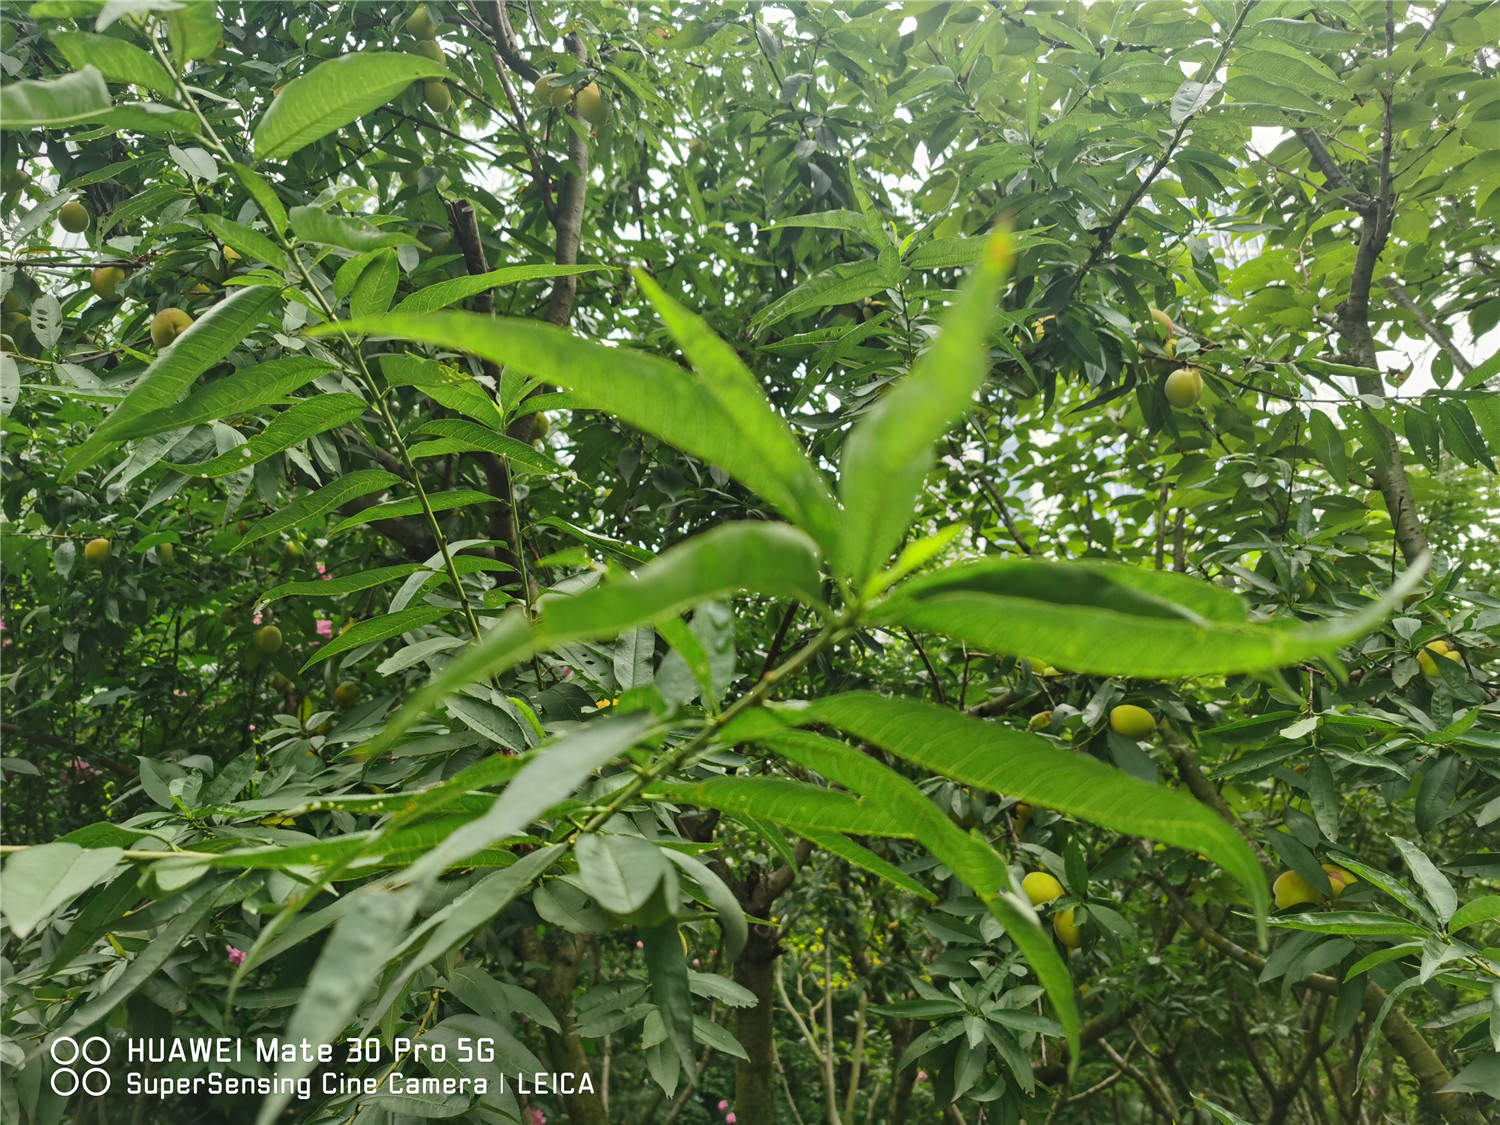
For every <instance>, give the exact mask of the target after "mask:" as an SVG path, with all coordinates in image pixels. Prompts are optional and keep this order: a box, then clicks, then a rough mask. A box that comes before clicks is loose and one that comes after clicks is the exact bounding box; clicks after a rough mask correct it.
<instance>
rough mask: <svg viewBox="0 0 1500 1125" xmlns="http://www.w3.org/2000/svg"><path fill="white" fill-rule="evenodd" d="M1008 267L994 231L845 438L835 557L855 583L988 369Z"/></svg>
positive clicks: (869, 568) (898, 528)
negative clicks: (901, 370) (947, 303)
mask: <svg viewBox="0 0 1500 1125" xmlns="http://www.w3.org/2000/svg"><path fill="white" fill-rule="evenodd" d="M1009 269H1010V243H1009V236H1008V235H1006V234H997V235H993V236H992V238H991V242H990V245H989V248H988V250H987V251H986V254H985V256H984V258H982V259H981V261H980V263H979V265H978V266H976V267H975V271H974V274H973V275H972V277H971V278H970V279H969V282H968V283H967V284H966V285H965V286H964V287H963V289H962V290H961V291H960V292H959V294H958V296H957V298H956V299H955V300H954V303H953V305H952V307H951V308H950V309H949V310H948V312H947V314H946V315H945V316H944V317H943V327H942V330H941V332H940V333H939V334H938V337H937V340H936V341H935V342H934V343H933V344H932V345H931V346H930V347H929V348H928V349H927V351H925V352H924V353H923V354H922V355H921V356H920V357H919V358H918V359H917V362H916V363H915V364H914V365H913V367H912V371H911V374H910V375H908V376H907V377H906V378H905V379H902V380H901V381H900V382H898V383H896V384H894V385H893V386H892V387H891V389H890V391H888V392H887V393H886V394H885V395H883V396H882V397H881V399H880V401H879V402H878V403H877V404H876V405H875V406H874V407H873V408H872V409H871V410H870V411H869V412H868V413H867V414H866V415H865V416H864V417H863V418H861V419H860V421H859V423H858V424H857V425H856V426H855V427H854V429H853V430H852V431H851V432H850V434H849V437H848V439H847V440H846V441H845V442H844V455H843V460H842V461H841V463H840V477H839V496H840V499H841V500H842V501H843V505H844V519H843V523H842V527H841V534H840V538H839V551H838V557H837V559H836V562H837V566H838V570H839V571H840V572H841V573H842V574H845V575H847V576H849V577H850V578H852V579H853V580H854V582H855V583H856V585H863V584H864V583H865V582H866V581H867V580H868V579H869V577H870V576H871V575H872V574H874V573H875V571H876V570H877V569H879V568H880V567H882V566H884V565H885V563H886V562H887V561H888V558H889V556H890V554H891V552H892V551H893V550H895V549H896V546H897V544H898V543H899V542H900V540H901V534H902V532H903V531H905V530H906V525H907V524H908V523H909V522H910V521H911V518H912V512H913V509H914V507H915V502H916V500H917V497H918V495H919V493H920V492H921V490H922V486H923V482H924V481H925V480H926V478H927V473H928V470H929V469H931V468H932V465H933V452H932V446H933V443H934V442H936V441H937V440H938V438H940V437H942V436H943V434H944V433H946V432H947V430H948V427H949V426H951V425H952V424H953V422H954V420H955V419H957V418H958V417H959V416H960V415H961V414H963V412H964V411H965V410H966V409H968V407H969V405H970V404H971V403H972V401H973V398H974V393H975V392H976V391H978V390H979V388H980V387H981V386H982V385H983V384H984V380H985V378H986V376H987V375H988V374H989V354H988V347H987V345H988V340H989V329H990V324H991V322H992V319H993V312H994V309H995V306H996V304H997V302H998V299H999V293H1000V286H1001V284H1002V283H1003V282H1004V280H1005V277H1006V274H1007V273H1008V272H1009Z"/></svg>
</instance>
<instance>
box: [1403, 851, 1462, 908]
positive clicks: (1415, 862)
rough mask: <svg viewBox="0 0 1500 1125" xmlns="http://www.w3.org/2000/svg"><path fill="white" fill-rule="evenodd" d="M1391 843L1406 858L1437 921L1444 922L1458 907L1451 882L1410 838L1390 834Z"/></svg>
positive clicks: (1407, 864)
mask: <svg viewBox="0 0 1500 1125" xmlns="http://www.w3.org/2000/svg"><path fill="white" fill-rule="evenodd" d="M1391 843H1393V844H1395V845H1396V850H1397V851H1399V852H1400V853H1401V858H1402V859H1404V860H1406V866H1407V867H1409V868H1411V873H1412V875H1414V876H1415V877H1416V880H1417V886H1419V887H1421V888H1422V894H1423V895H1424V896H1426V898H1427V901H1428V902H1430V903H1431V904H1432V909H1433V910H1434V911H1435V912H1436V914H1437V917H1438V921H1439V922H1445V923H1446V922H1447V921H1448V919H1450V918H1452V917H1453V913H1454V911H1456V910H1457V909H1458V895H1457V893H1456V892H1455V891H1454V890H1453V884H1452V883H1450V882H1448V877H1447V876H1446V875H1444V874H1443V873H1442V872H1441V871H1440V870H1438V866H1437V864H1435V863H1433V862H1432V860H1430V859H1428V858H1427V853H1425V852H1424V851H1422V849H1421V848H1419V847H1417V845H1415V844H1413V843H1412V842H1411V841H1410V840H1403V839H1402V838H1401V837H1400V836H1392V837H1391Z"/></svg>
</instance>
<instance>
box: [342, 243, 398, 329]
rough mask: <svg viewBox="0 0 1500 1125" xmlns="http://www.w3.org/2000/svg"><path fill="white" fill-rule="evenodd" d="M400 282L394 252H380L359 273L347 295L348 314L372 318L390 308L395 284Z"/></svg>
mask: <svg viewBox="0 0 1500 1125" xmlns="http://www.w3.org/2000/svg"><path fill="white" fill-rule="evenodd" d="M400 280H401V266H400V264H399V263H398V262H397V261H396V252H395V251H394V250H382V251H381V252H380V253H378V254H376V255H375V260H374V261H372V262H371V263H370V264H369V265H368V266H367V267H365V269H364V270H363V271H362V272H361V273H360V275H359V280H358V281H356V282H355V283H354V291H353V292H352V293H350V294H349V313H350V315H352V316H373V315H378V314H380V313H383V312H385V310H386V309H388V308H390V307H391V298H392V297H394V296H395V295H396V283H397V282H398V281H400Z"/></svg>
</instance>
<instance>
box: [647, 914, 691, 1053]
mask: <svg viewBox="0 0 1500 1125" xmlns="http://www.w3.org/2000/svg"><path fill="white" fill-rule="evenodd" d="M640 935H641V941H642V942H643V943H644V944H645V947H646V972H647V975H648V977H649V978H650V981H651V1001H652V1003H654V1004H655V1005H656V1010H657V1011H658V1012H660V1013H661V1020H662V1023H663V1024H664V1025H665V1026H666V1029H667V1039H668V1040H670V1041H671V1044H672V1047H673V1048H674V1049H675V1050H676V1052H677V1058H678V1060H679V1061H680V1062H681V1063H682V1067H683V1069H684V1070H686V1071H687V1073H688V1076H689V1078H691V1077H693V1076H694V1075H696V1073H697V1059H696V1058H695V1057H694V1055H693V992H692V988H691V987H690V986H689V984H688V967H687V954H686V952H685V951H684V950H683V946H682V938H681V936H680V935H679V934H678V932H677V923H676V922H663V923H662V924H661V925H659V926H650V927H646V928H642V929H641V930H640Z"/></svg>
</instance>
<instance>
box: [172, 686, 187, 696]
mask: <svg viewBox="0 0 1500 1125" xmlns="http://www.w3.org/2000/svg"><path fill="white" fill-rule="evenodd" d="M172 694H173V695H175V696H176V697H177V698H178V699H186V698H187V692H185V691H183V690H182V689H181V688H180V687H174V688H173V689H172Z"/></svg>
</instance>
